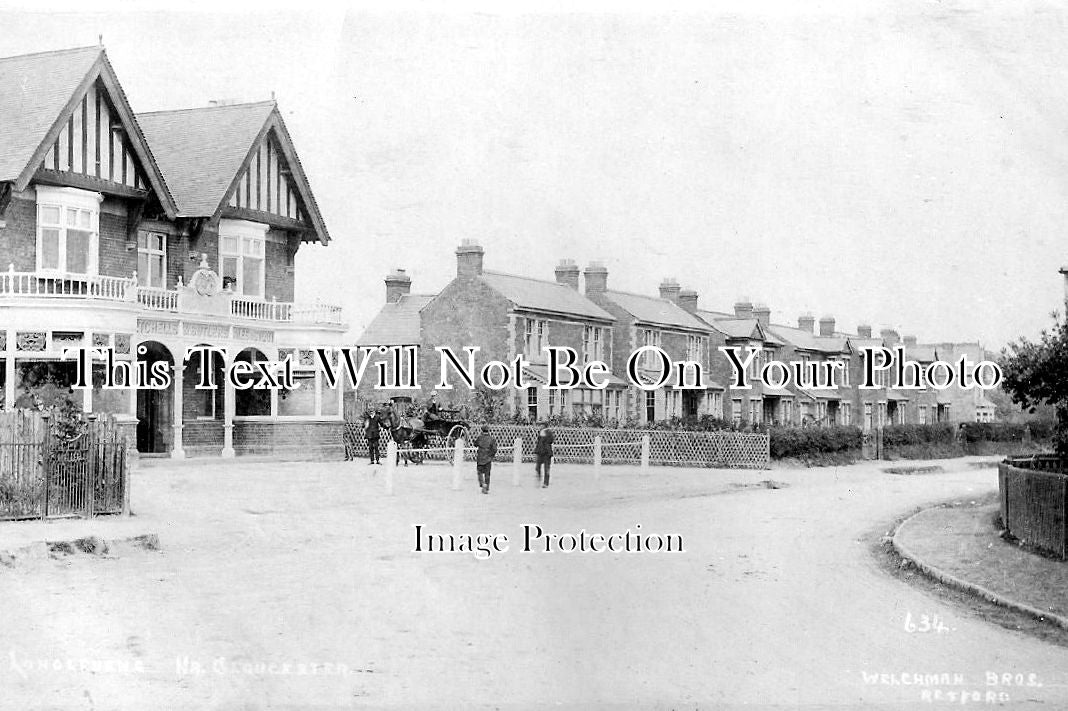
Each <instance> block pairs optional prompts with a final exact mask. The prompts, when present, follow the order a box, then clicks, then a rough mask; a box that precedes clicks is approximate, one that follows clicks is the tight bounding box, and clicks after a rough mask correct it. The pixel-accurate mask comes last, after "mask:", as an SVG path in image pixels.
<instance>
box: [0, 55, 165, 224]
mask: <svg viewBox="0 0 1068 711" xmlns="http://www.w3.org/2000/svg"><path fill="white" fill-rule="evenodd" d="M0 94H2V95H3V96H4V97H5V101H3V102H0V185H2V187H0V219H2V217H3V215H2V213H3V211H4V208H5V207H6V206H7V205H8V203H9V202H10V200H11V198H12V197H14V196H16V195H18V194H20V193H23V192H24V191H26V190H27V189H29V188H31V187H33V186H34V185H47V186H56V187H68V188H75V189H81V190H86V191H91V192H94V193H98V194H100V195H102V196H115V197H119V198H127V199H133V200H136V201H138V203H139V204H138V206H137V210H138V213H139V214H140V212H141V211H142V210H143V209H144V208H146V207H147V208H148V209H149V210H150V211H152V212H161V213H163V214H164V215H166V216H167V217H173V216H174V214H175V210H174V203H173V201H172V200H171V198H170V194H169V192H168V190H167V188H166V184H165V182H164V180H163V177H162V175H161V173H160V172H159V170H158V168H157V167H156V165H155V163H154V161H153V160H152V154H151V151H150V149H149V147H148V145H147V143H146V142H145V139H144V136H143V135H142V134H141V130H140V128H139V127H138V125H137V122H136V120H135V119H134V114H133V111H132V110H131V108H130V106H129V104H128V103H127V100H126V97H125V95H124V93H123V91H122V88H121V86H120V85H119V83H118V80H117V79H116V77H115V72H114V70H113V69H112V68H111V64H110V63H109V62H108V59H107V55H106V54H105V52H104V49H103V48H102V47H86V48H80V49H73V50H66V51H60V52H44V53H40V54H31V55H24V56H20V57H10V58H6V59H0ZM8 97H11V98H13V99H14V100H13V101H12V100H7V99H8ZM27 109H30V110H27ZM25 197H28V196H25Z"/></svg>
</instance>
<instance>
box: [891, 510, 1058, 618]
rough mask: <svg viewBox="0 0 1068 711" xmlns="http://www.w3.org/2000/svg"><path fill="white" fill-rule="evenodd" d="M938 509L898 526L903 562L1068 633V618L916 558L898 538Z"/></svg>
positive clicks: (895, 542) (897, 548) (894, 537)
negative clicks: (916, 520)
mask: <svg viewBox="0 0 1068 711" xmlns="http://www.w3.org/2000/svg"><path fill="white" fill-rule="evenodd" d="M937 508H942V506H930V507H927V508H924V509H921V510H919V511H916V512H915V513H913V514H912V515H910V516H909V517H908V518H906V519H905V520H903V521H901V522H900V523H899V524H898V525H897V527H896V528H894V530H893V533H892V534H891V536H890V545H891V547H892V548H893V550H894V552H896V553H897V555H899V556H900V557H901V559H902V560H906V561H908V562H910V563H911V564H912V565H914V566H916V568H917V569H918V570H919V571H920V572H922V573H923V574H924V575H926V576H927V577H928V578H930V579H932V580H934V581H935V582H938V583H941V584H943V585H947V586H949V587H951V588H955V589H957V590H960V591H963V592H965V593H969V594H971V595H975V596H977V597H980V598H982V599H984V600H986V601H987V602H990V603H992V604H994V605H997V606H999V607H1004V608H1006V609H1009V610H1015V611H1016V612H1020V613H1023V614H1025V615H1028V616H1030V617H1033V618H1035V619H1036V620H1040V621H1046V622H1052V623H1053V624H1055V625H1057V626H1058V627H1060V628H1061V629H1064V630H1068V617H1062V616H1061V615H1056V614H1053V613H1051V612H1048V611H1046V612H1044V611H1042V610H1039V609H1038V608H1037V607H1033V606H1031V605H1028V604H1026V603H1023V602H1019V601H1017V600H1013V599H1012V598H1009V597H1006V596H1004V595H1000V594H998V593H995V592H993V591H992V590H989V589H987V588H985V587H983V586H982V585H978V584H976V583H971V582H968V581H967V580H964V579H962V578H959V577H957V576H955V575H953V574H952V573H947V572H946V571H944V570H942V569H941V568H939V567H938V566H936V565H933V564H931V563H929V562H927V561H925V560H923V558H921V557H920V556H918V555H916V554H915V553H914V552H913V551H912V550H911V549H910V548H909V547H908V546H907V545H905V544H903V543H902V542H901V541H900V540H899V535H898V534H900V532H901V531H902V530H903V529H904V528H905V527H906V526H908V525H909V523H910V522H911V521H912V520H913V519H914V518H916V517H917V516H919V515H921V514H923V513H925V512H927V511H931V510H933V509H937Z"/></svg>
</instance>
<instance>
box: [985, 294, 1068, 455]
mask: <svg viewBox="0 0 1068 711" xmlns="http://www.w3.org/2000/svg"><path fill="white" fill-rule="evenodd" d="M1000 365H1001V369H1002V372H1003V373H1004V375H1005V379H1004V381H1003V383H1002V387H1003V388H1004V390H1005V392H1007V393H1009V395H1011V396H1012V399H1013V401H1014V402H1016V403H1018V404H1020V405H1021V406H1023V407H1026V408H1028V409H1029V410H1030V411H1034V409H1035V408H1036V407H1039V406H1042V405H1049V406H1052V407H1053V408H1054V409H1055V411H1056V415H1057V429H1056V432H1055V433H1054V437H1053V444H1054V447H1055V448H1056V450H1057V454H1059V455H1060V456H1061V457H1063V458H1066V459H1068V321H1063V320H1061V318H1060V317H1059V316H1057V314H1054V322H1053V328H1051V329H1049V330H1046V331H1042V334H1041V336H1040V338H1039V339H1038V340H1037V341H1030V340H1028V339H1026V338H1020V339H1019V340H1018V341H1016V342H1015V343H1011V344H1009V346H1008V347H1007V348H1006V349H1005V350H1003V351H1002V353H1001V358H1000Z"/></svg>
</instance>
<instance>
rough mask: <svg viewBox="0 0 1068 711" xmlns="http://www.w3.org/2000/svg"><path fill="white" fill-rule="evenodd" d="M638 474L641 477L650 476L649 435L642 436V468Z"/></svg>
mask: <svg viewBox="0 0 1068 711" xmlns="http://www.w3.org/2000/svg"><path fill="white" fill-rule="evenodd" d="M638 473H639V474H640V475H641V476H648V474H649V435H642V468H641V471H640V472H638Z"/></svg>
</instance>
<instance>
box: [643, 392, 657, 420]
mask: <svg viewBox="0 0 1068 711" xmlns="http://www.w3.org/2000/svg"><path fill="white" fill-rule="evenodd" d="M645 421H646V422H656V391H655V390H646V391H645Z"/></svg>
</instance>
